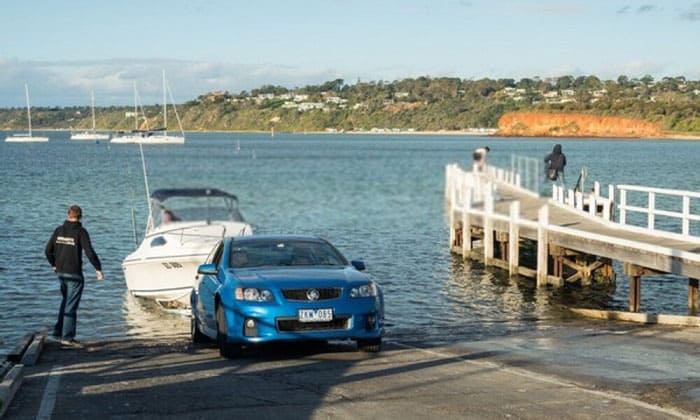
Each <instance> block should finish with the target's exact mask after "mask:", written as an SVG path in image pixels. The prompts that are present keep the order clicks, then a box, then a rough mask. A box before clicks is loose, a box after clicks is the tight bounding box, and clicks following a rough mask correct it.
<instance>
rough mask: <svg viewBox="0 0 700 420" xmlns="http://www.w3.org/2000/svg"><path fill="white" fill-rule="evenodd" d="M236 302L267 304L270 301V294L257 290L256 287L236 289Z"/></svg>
mask: <svg viewBox="0 0 700 420" xmlns="http://www.w3.org/2000/svg"><path fill="white" fill-rule="evenodd" d="M236 300H247V301H252V302H267V301H270V300H272V292H271V291H269V290H267V289H258V288H257V287H237V288H236Z"/></svg>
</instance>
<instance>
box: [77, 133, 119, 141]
mask: <svg viewBox="0 0 700 420" xmlns="http://www.w3.org/2000/svg"><path fill="white" fill-rule="evenodd" d="M109 137H110V136H109V134H96V133H76V134H72V135H71V136H70V139H71V140H109Z"/></svg>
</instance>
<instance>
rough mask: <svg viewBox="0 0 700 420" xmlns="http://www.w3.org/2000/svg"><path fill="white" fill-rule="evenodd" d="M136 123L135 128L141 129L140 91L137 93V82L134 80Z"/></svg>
mask: <svg viewBox="0 0 700 420" xmlns="http://www.w3.org/2000/svg"><path fill="white" fill-rule="evenodd" d="M134 125H135V129H136V130H137V131H138V129H139V99H138V93H136V82H134Z"/></svg>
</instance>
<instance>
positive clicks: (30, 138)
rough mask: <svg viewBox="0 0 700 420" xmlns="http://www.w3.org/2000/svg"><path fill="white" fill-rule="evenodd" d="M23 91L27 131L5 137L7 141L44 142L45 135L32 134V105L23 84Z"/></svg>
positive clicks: (25, 85)
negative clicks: (25, 100)
mask: <svg viewBox="0 0 700 420" xmlns="http://www.w3.org/2000/svg"><path fill="white" fill-rule="evenodd" d="M24 93H25V96H26V99H27V121H28V123H29V131H28V132H27V133H21V134H12V135H10V136H7V137H5V142H7V143H46V142H47V141H49V138H48V137H46V136H34V135H32V107H31V106H30V105H29V87H28V86H27V84H26V83H25V84H24Z"/></svg>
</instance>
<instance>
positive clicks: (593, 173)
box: [0, 132, 700, 353]
mask: <svg viewBox="0 0 700 420" xmlns="http://www.w3.org/2000/svg"><path fill="white" fill-rule="evenodd" d="M49 135H50V137H51V140H50V142H49V143H48V144H7V143H4V142H3V143H0V159H1V161H2V164H1V165H0V184H1V185H2V187H1V188H2V190H1V191H2V193H1V194H0V220H2V223H3V225H4V226H5V228H4V229H2V231H0V307H2V310H1V311H0V350H2V352H3V353H5V352H6V351H7V350H9V349H10V348H12V347H13V346H14V345H15V343H16V342H17V340H18V339H19V337H21V336H22V335H24V334H25V333H26V332H28V331H31V330H36V329H38V328H41V327H43V326H49V325H53V322H54V321H55V319H54V317H55V313H56V310H57V307H58V303H59V300H60V296H59V291H58V283H57V280H56V279H55V278H54V276H53V274H52V273H51V271H50V267H49V265H48V263H47V262H46V260H45V258H44V255H43V250H44V246H45V244H46V241H47V240H48V238H49V236H50V234H51V232H52V231H53V229H54V228H55V227H56V226H57V225H59V224H60V223H62V222H63V220H64V217H65V211H66V208H67V207H68V206H69V205H70V204H73V203H77V204H79V205H81V206H82V207H83V211H84V220H83V223H84V225H85V227H86V228H87V229H88V230H89V232H90V234H91V237H92V240H93V244H94V246H95V248H96V250H97V252H98V254H99V255H100V257H101V259H102V261H103V265H104V272H105V277H106V279H105V281H103V282H97V281H95V279H94V270H93V269H92V267H91V266H89V263H88V262H87V261H85V264H86V273H87V278H88V281H87V284H86V288H85V293H84V295H83V300H82V302H81V307H80V310H79V313H78V316H79V317H78V338H79V339H90V338H98V337H122V336H126V335H139V334H153V333H165V334H167V333H169V332H171V331H180V332H186V331H187V328H188V325H189V324H188V321H187V320H186V319H184V318H183V317H181V316H178V315H174V314H167V313H162V312H160V311H157V310H154V309H153V308H152V307H150V306H149V305H144V304H142V303H140V302H138V301H135V300H133V299H130V298H128V295H127V294H126V293H125V292H126V289H125V285H124V279H123V276H122V271H121V261H122V259H123V258H124V257H125V256H126V255H127V254H128V253H129V252H131V251H132V249H133V248H134V237H133V230H132V219H131V208H132V206H133V207H134V208H135V210H136V220H137V227H138V231H139V235H141V234H142V231H143V226H144V224H145V221H146V200H145V192H144V190H145V188H144V183H143V178H142V174H141V163H140V157H139V151H138V147H137V146H133V145H109V143H105V142H103V143H101V144H95V143H92V142H75V141H73V142H71V141H70V140H68V133H53V132H52V133H49ZM2 136H3V138H4V134H2ZM560 142H561V143H562V144H563V149H564V152H565V153H566V154H567V156H568V160H569V166H568V168H569V171H568V181H569V183H573V182H574V181H575V178H576V173H577V172H578V169H579V168H580V167H581V166H587V167H588V171H589V178H594V179H597V180H600V181H601V182H603V183H604V184H607V183H613V182H614V183H629V184H640V185H650V186H660V187H672V188H678V189H691V190H700V174H698V172H696V171H695V170H694V168H695V165H696V162H697V161H698V160H700V143H696V142H682V141H678V142H676V141H664V142H659V141H614V140H595V141H591V140H586V141H582V140H562V141H560ZM238 144H240V150H237V149H238V148H237V145H238ZM485 144H488V145H489V146H490V147H491V155H490V161H491V162H493V163H495V164H501V165H504V166H509V165H510V162H511V155H512V154H517V155H521V156H529V157H533V158H537V159H542V157H543V156H544V155H545V154H546V153H548V152H549V151H550V150H551V148H552V145H553V144H554V142H553V141H551V140H548V139H547V140H542V139H540V140H537V139H525V140H523V139H500V138H474V137H445V136H435V137H432V136H355V135H338V136H330V135H328V136H315V135H283V134H278V135H276V136H275V137H274V138H270V136H269V135H262V134H259V135H257V134H231V133H212V134H190V135H188V138H187V144H186V145H184V146H165V147H159V146H152V147H146V148H144V149H145V155H146V161H147V166H148V171H149V173H148V175H149V181H150V188H151V189H152V190H153V189H155V188H165V187H198V186H214V187H218V188H221V189H224V190H227V191H229V192H232V193H234V194H236V195H238V197H239V199H240V205H241V209H242V211H243V213H244V215H245V216H246V218H247V219H248V220H249V221H250V222H252V223H254V224H255V225H256V226H257V229H258V232H261V233H278V232H280V233H305V234H315V235H322V236H325V237H327V238H329V239H330V240H331V241H332V242H333V243H335V244H336V245H337V246H338V248H340V249H341V251H343V252H344V253H345V254H346V256H347V257H349V258H351V259H362V260H364V261H365V262H366V264H367V266H368V272H369V273H370V274H371V275H372V276H373V277H374V279H375V280H376V281H377V283H379V284H380V285H381V286H382V287H383V288H384V292H385V295H386V301H387V321H388V324H389V325H388V328H387V334H388V336H389V337H391V338H394V339H400V340H404V341H407V340H431V341H432V342H441V341H451V340H452V341H454V340H459V339H465V338H468V339H478V338H481V337H487V336H491V335H496V334H502V333H504V332H507V331H509V330H518V329H527V328H531V327H532V324H533V320H537V319H556V318H559V317H561V316H563V313H564V312H563V311H562V307H564V306H567V305H571V306H581V307H594V308H603V307H604V308H612V309H624V308H625V307H626V305H627V296H628V295H627V292H628V289H627V279H626V278H625V277H624V276H623V275H621V274H618V282H617V286H616V287H613V288H605V287H593V288H584V289H581V288H578V287H571V288H565V289H561V290H537V289H535V288H534V286H533V283H534V282H533V281H532V280H529V279H522V280H515V279H511V280H509V279H508V277H507V275H504V273H503V272H501V271H497V270H488V271H485V270H484V269H483V266H481V265H480V264H476V263H470V262H465V263H463V262H462V261H461V260H460V259H459V258H455V257H452V256H451V255H450V254H449V252H448V248H447V235H448V232H447V225H446V220H445V208H444V202H443V188H444V167H445V165H446V164H447V163H452V162H461V163H467V162H468V159H469V157H470V155H471V151H472V150H473V149H475V148H476V147H478V146H482V145H485ZM618 272H619V270H618ZM643 284H644V286H643V298H642V299H643V300H642V307H643V310H645V311H648V312H665V313H678V314H683V313H685V311H686V304H687V300H686V299H687V297H686V296H687V295H686V287H687V283H686V281H685V280H682V279H677V278H673V277H656V278H648V279H647V278H645V279H644V283H643Z"/></svg>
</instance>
